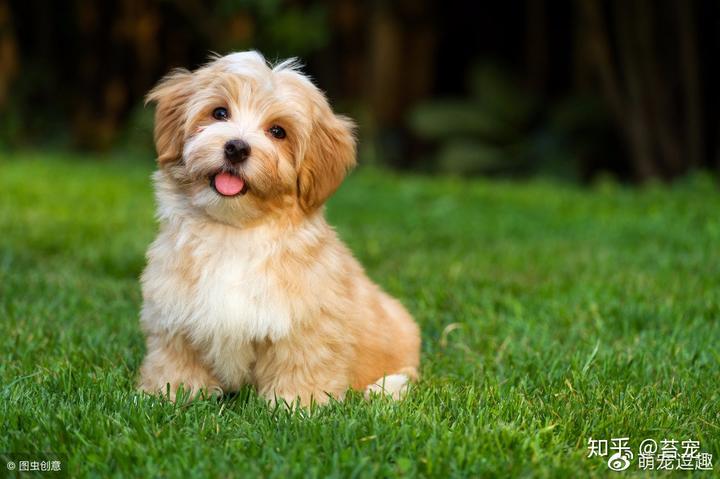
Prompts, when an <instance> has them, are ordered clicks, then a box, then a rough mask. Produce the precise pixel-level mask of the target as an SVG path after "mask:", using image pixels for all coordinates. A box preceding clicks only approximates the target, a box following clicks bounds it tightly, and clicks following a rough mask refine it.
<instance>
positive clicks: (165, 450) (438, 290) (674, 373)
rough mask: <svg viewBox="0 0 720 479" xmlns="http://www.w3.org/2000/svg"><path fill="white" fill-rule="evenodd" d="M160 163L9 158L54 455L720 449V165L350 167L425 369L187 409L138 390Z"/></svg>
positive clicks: (221, 458) (30, 441)
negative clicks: (594, 179) (455, 172)
mask: <svg viewBox="0 0 720 479" xmlns="http://www.w3.org/2000/svg"><path fill="white" fill-rule="evenodd" d="M91 160H93V161H91ZM98 160H99V161H98ZM151 169H152V161H151V160H150V159H149V158H148V159H147V161H146V162H145V163H141V162H140V161H138V160H134V161H130V162H122V161H119V160H103V159H97V158H84V159H83V158H74V157H70V156H62V155H58V154H54V155H53V154H39V153H35V154H33V153H25V154H14V155H7V154H6V155H5V156H4V157H3V158H2V159H0V317H1V318H2V321H1V322H0V325H1V326H2V329H1V330H0V378H1V381H2V383H1V384H0V432H1V434H0V452H2V451H4V452H31V453H34V452H38V451H53V452H55V453H57V454H60V455H63V456H65V459H64V460H65V464H64V467H66V468H67V470H68V471H70V474H71V475H72V476H78V475H80V476H85V475H89V476H107V475H117V476H128V477H152V476H165V477H190V476H198V477H200V476H211V477H250V476H254V475H262V476H266V477H291V476H298V477H299V476H308V477H313V476H315V477H320V476H334V477H375V476H386V477H388V476H397V475H408V476H411V475H424V476H436V477H447V476H448V475H450V476H468V475H470V476H501V477H505V476H520V475H534V476H555V477H579V476H587V475H596V476H605V475H608V474H609V473H610V471H609V470H608V468H607V466H606V464H605V462H604V461H603V460H600V459H598V458H587V457H586V456H587V452H588V450H587V441H588V438H589V437H593V438H607V439H610V438H612V437H623V436H629V437H630V444H631V446H633V449H635V450H636V449H637V446H638V444H639V443H640V441H641V440H643V439H646V438H653V439H655V440H658V441H659V440H660V439H665V438H667V439H671V438H674V439H678V440H684V439H696V440H699V441H700V442H701V445H702V446H701V449H702V450H703V451H706V452H710V453H712V454H713V456H714V462H720V457H719V456H720V412H719V411H720V405H719V399H720V395H719V391H720V388H719V387H718V385H719V384H720V370H719V367H718V364H719V362H720V192H718V189H717V187H716V186H715V185H713V183H712V181H711V180H710V179H708V178H706V177H700V176H698V177H695V178H691V179H689V180H686V181H684V182H681V183H678V184H675V185H673V186H671V187H664V186H659V185H650V186H648V187H644V188H642V189H629V188H624V187H620V186H617V185H614V184H612V183H602V184H599V185H596V186H594V187H591V188H588V189H583V188H581V187H577V186H571V185H563V184H558V183H553V182H549V181H541V180H535V181H529V182H522V183H512V182H502V181H499V182H493V181H487V180H473V181H464V180H459V179H449V178H439V179H438V178H428V177H405V176H396V175H392V174H389V173H385V172H381V171H373V170H361V171H358V172H356V173H354V174H353V175H352V177H351V178H350V179H349V180H348V181H347V182H346V184H345V185H344V186H343V188H341V190H340V191H339V192H338V194H337V195H336V196H335V197H334V198H333V199H332V200H331V201H330V204H329V206H328V215H329V217H330V220H331V222H332V223H333V224H334V225H336V226H337V229H338V231H339V232H340V235H341V236H342V238H343V239H344V240H345V241H346V242H347V243H348V244H349V245H350V247H351V248H352V250H353V251H354V252H355V254H356V255H357V256H358V257H359V258H360V260H361V261H362V262H363V263H364V264H365V265H366V268H367V270H368V273H369V275H370V276H371V277H372V278H373V279H375V280H376V281H378V282H379V283H380V284H382V285H383V286H384V287H385V288H386V289H387V290H388V291H390V292H391V293H392V294H394V295H396V296H397V297H399V298H400V299H401V300H402V301H403V302H404V303H405V304H406V305H407V307H408V308H409V309H410V311H411V312H412V313H413V314H414V315H415V317H416V318H417V320H418V322H419V323H420V325H421V328H422V332H423V346H422V348H423V352H422V380H421V381H420V383H419V384H417V386H416V387H415V388H414V389H413V391H412V392H411V394H410V396H409V397H408V398H407V399H406V400H405V401H402V402H400V403H392V402H390V401H386V400H375V401H372V402H365V401H363V400H362V399H361V398H359V397H357V396H352V397H350V399H349V400H347V401H346V402H344V403H335V404H332V405H330V406H328V407H325V408H320V409H314V410H311V411H306V412H303V413H291V412H288V411H286V410H285V409H282V408H280V409H272V408H270V407H269V406H267V405H266V404H265V403H264V402H263V401H262V400H260V399H259V398H258V397H257V396H256V394H255V393H254V392H253V391H252V390H250V389H245V390H243V391H241V392H240V393H239V394H237V395H234V396H231V397H228V398H225V399H223V400H220V401H200V402H194V403H190V404H186V405H173V404H170V403H167V402H163V401H162V400H159V399H155V398H150V397H146V396H143V395H139V394H137V393H136V392H135V390H134V383H135V380H136V377H137V372H138V366H139V364H140V361H141V359H142V356H143V351H144V345H143V337H142V335H141V332H140V329H139V326H138V319H137V317H138V309H139V306H140V301H141V297H140V291H139V285H138V275H139V273H140V271H141V270H142V268H143V264H144V251H145V249H146V247H147V245H148V244H149V242H150V241H151V240H152V238H153V236H154V233H155V230H156V225H155V223H154V220H153V198H152V191H151V186H150V182H149V174H150V172H151ZM719 468H720V466H717V465H716V468H715V469H716V472H717V469H719ZM630 471H634V472H635V473H637V471H638V469H637V459H635V460H634V461H633V463H632V466H631V469H630ZM4 472H5V470H4V465H3V464H0V475H1V474H2V473H4ZM627 473H628V471H626V474H627ZM700 475H702V473H700ZM710 475H712V473H709V474H708V475H707V476H705V477H709V476H710Z"/></svg>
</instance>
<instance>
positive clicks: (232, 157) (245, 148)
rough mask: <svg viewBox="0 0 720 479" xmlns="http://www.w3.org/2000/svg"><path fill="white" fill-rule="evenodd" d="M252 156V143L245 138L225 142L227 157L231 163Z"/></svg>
mask: <svg viewBox="0 0 720 479" xmlns="http://www.w3.org/2000/svg"><path fill="white" fill-rule="evenodd" d="M248 156H250V145H248V144H247V142H246V141H245V140H230V141H228V142H227V143H225V158H227V159H228V161H230V163H240V162H241V161H245V160H246V159H247V157H248Z"/></svg>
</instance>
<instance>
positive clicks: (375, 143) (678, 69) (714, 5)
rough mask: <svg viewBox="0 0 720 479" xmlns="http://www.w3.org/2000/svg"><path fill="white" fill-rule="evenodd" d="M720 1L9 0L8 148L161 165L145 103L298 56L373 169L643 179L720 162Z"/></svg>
mask: <svg viewBox="0 0 720 479" xmlns="http://www.w3.org/2000/svg"><path fill="white" fill-rule="evenodd" d="M719 27H720V3H719V2H717V1H716V0H687V1H674V0H664V1H663V0H658V1H652V0H626V1H622V0H608V1H601V0H583V1H580V2H574V1H571V0H557V1H550V0H511V1H508V2H492V4H483V5H480V3H478V2H440V1H431V0H413V1H411V0H397V1H383V0H373V1H361V0H337V1H330V0H287V1H282V0H264V1H263V0H215V1H201V0H155V1H149V0H148V1H142V0H115V1H107V2H96V1H91V0H74V1H71V2H51V1H39V0H22V1H21V0H0V148H4V149H15V148H26V147H40V148H45V147H50V148H64V149H65V148H67V149H80V150H91V151H98V150H99V151H121V152H124V153H127V154H128V157H130V156H133V157H135V156H142V155H146V156H147V157H148V159H149V158H151V157H152V141H151V129H152V111H151V109H149V108H145V107H144V106H143V103H142V99H143V95H144V94H145V93H146V92H147V90H148V89H149V88H151V87H152V85H153V84H154V83H155V82H156V81H157V80H158V79H159V78H160V77H161V76H162V75H163V74H165V73H166V72H167V71H168V70H169V69H171V68H173V67H178V66H184V67H190V68H193V67H197V66H199V65H201V64H202V63H203V62H204V61H205V60H206V59H207V57H208V54H209V52H211V51H213V52H218V53H225V52H229V51H233V50H242V49H249V48H255V49H258V50H260V51H262V52H263V53H264V54H265V55H266V57H267V58H268V59H270V60H274V59H279V58H284V57H287V56H298V57H300V58H301V59H302V60H303V61H304V62H305V64H306V70H307V71H308V72H309V73H310V74H311V75H312V76H313V77H314V78H315V79H316V81H317V83H318V84H319V85H320V86H321V87H322V88H323V89H325V90H326V91H327V92H328V95H329V96H330V98H331V100H332V101H333V103H334V104H335V105H336V108H337V109H338V110H340V111H342V112H344V113H348V114H350V115H352V116H353V117H355V118H356V119H357V120H358V122H359V124H360V135H361V145H360V146H361V148H360V155H361V161H362V162H365V163H374V164H383V165H387V166H391V167H395V168H401V169H413V170H419V171H427V172H433V171H442V172H449V173H455V174H460V175H478V174H480V175H503V176H527V175H536V174H540V175H552V176H557V177H561V178H567V179H570V180H579V181H586V180H589V179H592V178H593V177H595V176H597V175H607V174H611V175H613V176H615V177H617V178H620V179H623V180H631V181H644V180H647V179H650V178H660V179H671V178H675V177H678V176H682V175H684V174H686V173H688V172H689V171H692V170H698V169H704V170H714V171H717V170H718V169H720V135H718V133H720V114H719V113H718V108H717V106H718V93H717V92H718V89H717V87H716V85H717V84H718V82H719V81H720V72H719V71H718V66H717V61H716V59H717V58H718V54H720V28H719Z"/></svg>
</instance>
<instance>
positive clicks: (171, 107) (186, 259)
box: [140, 51, 420, 405]
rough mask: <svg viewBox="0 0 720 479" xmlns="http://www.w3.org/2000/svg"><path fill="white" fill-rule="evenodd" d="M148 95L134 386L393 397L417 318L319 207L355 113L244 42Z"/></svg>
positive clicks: (407, 372) (414, 349) (308, 397)
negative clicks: (245, 48)
mask: <svg viewBox="0 0 720 479" xmlns="http://www.w3.org/2000/svg"><path fill="white" fill-rule="evenodd" d="M147 101H148V102H153V103H155V104H156V113H155V145H156V148H157V154H158V158H157V161H158V171H157V172H156V173H155V175H154V182H155V189H156V200H157V205H158V206H157V216H158V219H159V223H160V230H159V233H158V236H157V238H156V240H155V241H154V242H153V244H152V245H151V246H150V249H149V250H148V253H147V260H148V264H147V267H146V268H145V271H144V272H143V274H142V292H143V306H142V312H141V324H142V328H143V331H144V332H145V334H146V337H147V356H146V357H145V360H144V363H143V365H142V368H141V373H140V374H141V379H140V388H141V389H142V390H144V391H147V392H150V393H161V394H165V393H169V396H170V399H173V400H174V399H175V394H176V392H177V389H178V388H179V387H180V386H181V385H182V386H183V388H184V390H185V391H190V393H191V395H192V396H196V395H197V394H198V393H200V392H205V393H220V394H221V393H222V392H223V391H235V390H237V389H238V388H240V387H241V386H242V385H243V384H248V383H249V384H252V385H254V386H255V387H256V388H257V390H258V392H259V393H260V394H261V395H263V396H264V397H266V398H268V399H269V400H271V401H277V400H279V399H282V400H284V401H286V402H287V403H293V402H295V401H296V400H299V401H300V403H301V404H303V405H307V404H309V403H311V402H316V403H320V404H321V403H324V402H326V401H328V399H329V398H330V397H334V398H337V399H341V398H342V397H343V395H344V393H345V392H346V391H347V390H348V389H350V388H352V389H355V390H360V391H365V392H366V395H367V394H369V393H370V392H372V391H380V392H385V393H387V394H389V395H392V396H393V397H395V398H397V397H399V396H400V395H401V394H402V393H403V392H404V391H405V389H406V387H407V383H408V381H409V380H412V379H415V378H417V374H418V373H417V368H418V363H419V349H420V335H419V331H418V327H417V325H416V324H415V322H414V321H413V319H412V317H411V316H410V315H409V314H408V312H407V311H406V310H405V308H404V307H403V306H402V305H401V304H400V303H399V302H398V301H397V300H395V299H393V298H391V297H390V296H388V295H387V294H386V293H385V292H383V291H382V290H381V289H380V288H379V287H378V286H377V285H375V284H374V283H372V282H371V281H370V280H369V279H368V278H367V276H366V275H365V272H364V271H363V268H362V267H361V266H360V264H359V263H358V262H357V261H356V260H355V258H354V257H353V256H352V254H351V253H350V251H349V250H348V249H347V247H345V245H343V243H342V242H341V241H340V240H339V239H338V237H337V234H336V233H335V231H334V230H333V229H332V228H331V227H330V226H329V225H328V224H327V222H326V220H325V218H324V213H323V209H324V208H323V204H324V203H325V201H326V200H327V199H328V197H329V196H330V195H332V194H333V192H334V191H335V190H336V189H337V188H338V186H339V185H340V183H341V182H342V180H343V178H344V177H345V175H346V173H347V172H348V171H349V170H350V169H351V168H352V167H353V166H354V165H355V140H354V137H353V128H354V126H353V124H352V122H351V121H350V120H349V119H347V118H345V117H342V116H338V115H335V114H334V113H333V111H332V110H331V108H330V106H329V105H328V102H327V100H326V98H325V96H324V95H323V94H322V93H321V92H320V91H319V90H318V89H317V88H316V87H315V86H314V85H313V84H312V82H311V81H310V80H309V79H308V78H307V77H306V76H304V75H303V74H302V73H301V72H300V70H299V67H298V64H297V63H296V62H295V61H294V60H287V61H284V62H282V63H279V64H277V65H275V66H270V65H268V63H267V62H266V61H265V59H264V58H263V57H262V56H261V55H260V54H258V53H257V52H252V51H251V52H243V53H234V54H231V55H227V56H225V57H218V58H215V59H214V60H213V61H211V62H210V63H209V64H207V65H206V66H204V67H202V68H200V69H198V70H196V71H194V72H190V71H187V70H176V71H174V72H172V73H171V74H169V75H168V76H167V77H165V78H164V79H163V80H162V81H161V82H160V83H159V84H158V85H157V86H156V87H155V88H154V89H153V90H152V91H151V92H150V93H149V94H148V96H147Z"/></svg>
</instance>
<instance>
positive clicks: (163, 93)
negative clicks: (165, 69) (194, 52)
mask: <svg viewBox="0 0 720 479" xmlns="http://www.w3.org/2000/svg"><path fill="white" fill-rule="evenodd" d="M191 94H192V73H190V72H189V71H187V70H184V69H178V70H175V71H173V72H172V73H170V74H169V75H167V76H166V77H165V78H163V79H162V80H160V82H159V83H158V84H157V85H156V86H155V88H153V89H152V90H150V93H148V94H147V96H146V97H145V104H146V105H147V104H148V103H155V134H154V136H155V149H156V150H157V155H158V163H159V164H160V166H163V165H166V164H170V163H173V162H175V161H178V160H179V159H180V158H181V157H182V148H183V140H184V137H185V120H186V105H187V101H188V99H189V98H190V95H191Z"/></svg>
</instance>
